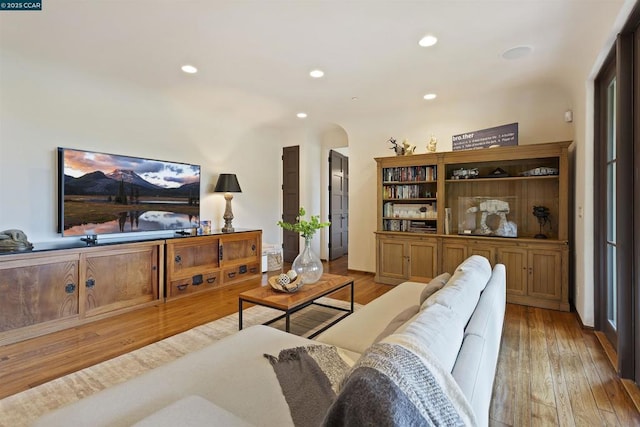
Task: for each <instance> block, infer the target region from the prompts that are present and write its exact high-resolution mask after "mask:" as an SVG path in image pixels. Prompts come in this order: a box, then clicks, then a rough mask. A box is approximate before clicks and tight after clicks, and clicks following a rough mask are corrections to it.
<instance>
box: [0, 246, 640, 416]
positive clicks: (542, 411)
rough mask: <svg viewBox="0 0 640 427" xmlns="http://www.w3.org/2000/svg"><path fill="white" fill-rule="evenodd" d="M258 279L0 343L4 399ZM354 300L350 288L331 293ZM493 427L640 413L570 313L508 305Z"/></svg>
mask: <svg viewBox="0 0 640 427" xmlns="http://www.w3.org/2000/svg"><path fill="white" fill-rule="evenodd" d="M325 265H326V267H325V271H327V272H330V273H335V274H349V275H351V276H353V277H354V278H355V300H356V302H358V303H360V304H366V303H368V302H369V301H371V300H373V299H374V298H376V297H378V296H379V295H382V294H383V293H385V292H387V291H388V290H389V289H391V287H390V286H387V285H381V284H378V283H375V282H374V281H373V275H371V274H367V273H360V272H353V271H347V258H346V257H343V258H341V259H339V260H337V261H334V262H331V263H327V264H325ZM262 283H266V278H265V277H263V279H262V281H261V282H259V281H254V282H248V283H245V284H242V285H236V286H234V287H231V288H226V289H221V290H216V291H212V292H208V293H206V294H203V295H196V296H189V297H185V298H182V299H179V300H175V301H171V302H169V303H167V304H158V305H157V306H153V307H148V308H145V309H141V310H137V311H135V312H131V313H127V314H123V315H121V316H118V317H116V318H112V319H107V320H102V321H98V322H94V323H90V324H87V325H83V326H81V327H78V328H74V329H70V330H66V331H60V332H56V333H53V334H49V335H46V336H43V337H39V338H34V339H31V340H27V341H24V342H21V343H16V344H11V345H7V346H2V347H0V398H2V397H5V396H8V395H11V394H14V393H18V392H20V391H22V390H25V389H28V388H30V387H34V386H37V385H38V384H42V383H43V382H46V381H49V380H52V379H54V378H57V377H60V376H63V375H65V374H67V373H70V372H74V371H76V370H79V369H82V368H84V367H87V366H91V365H93V364H95V363H99V362H101V361H103V360H107V359H110V358H113V357H115V356H118V355H120V354H123V353H126V352H129V351H132V350H134V349H136V348H140V347H142V346H144V345H147V344H150V343H152V342H155V341H158V340H161V339H163V338H165V337H168V336H171V335H174V334H177V333H180V332H183V331H185V330H187V329H190V328H192V327H194V326H197V325H200V324H203V323H206V322H210V321H212V320H215V319H217V318H220V317H223V316H226V315H228V314H231V313H233V312H235V311H236V310H237V309H238V300H237V295H238V293H240V292H242V291H244V290H247V289H250V288H252V287H256V286H260V285H261V284H262ZM333 296H334V297H336V298H341V299H345V300H347V299H348V294H347V291H340V292H339V293H336V294H334V295H333ZM490 423H491V425H492V426H528V425H532V426H547V425H549V426H553V425H562V426H583V425H589V426H600V425H612V426H616V425H618V426H630V425H640V414H638V412H637V411H636V409H635V407H634V406H633V404H632V402H631V400H630V399H629V397H628V396H627V394H626V393H625V392H624V389H623V387H622V383H621V381H620V379H619V378H618V377H617V376H616V374H615V371H614V370H613V368H612V367H611V365H610V364H609V362H608V360H607V357H606V355H605V353H604V351H603V350H602V347H601V346H600V344H599V342H598V340H597V339H596V337H595V335H594V333H593V332H592V331H590V330H585V329H582V328H581V327H580V324H579V322H578V320H577V318H576V316H575V314H573V313H562V312H556V311H552V310H543V309H536V308H530V307H524V306H518V305H511V304H509V305H508V306H507V313H506V317H505V329H504V334H503V339H502V347H501V350H500V359H499V362H498V369H497V373H496V381H495V386H494V396H493V400H492V407H491V419H490Z"/></svg>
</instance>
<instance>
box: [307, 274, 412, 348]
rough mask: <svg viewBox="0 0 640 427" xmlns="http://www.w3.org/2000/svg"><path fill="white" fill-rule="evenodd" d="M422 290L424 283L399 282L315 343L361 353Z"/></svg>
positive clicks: (324, 333) (321, 335)
mask: <svg viewBox="0 0 640 427" xmlns="http://www.w3.org/2000/svg"><path fill="white" fill-rule="evenodd" d="M423 289H424V283H418V282H404V283H401V284H399V285H398V286H396V287H395V288H393V290H391V291H390V292H387V293H385V294H384V295H381V296H379V297H378V298H376V299H374V300H373V301H371V302H370V303H369V304H367V305H365V306H364V307H362V308H361V309H359V310H358V311H357V312H356V313H355V314H354V315H351V316H348V317H346V318H344V319H343V320H341V321H340V322H338V323H337V324H335V325H333V326H332V327H331V328H329V329H327V330H326V331H324V332H323V333H321V334H320V335H318V336H317V337H316V338H315V340H316V341H319V342H322V343H325V344H330V345H335V346H336V347H340V348H343V349H346V350H350V351H353V352H356V353H359V354H362V353H364V351H365V350H366V349H367V348H368V347H369V346H370V345H371V344H373V341H374V340H375V339H376V337H377V336H378V335H379V334H380V333H381V332H382V331H383V330H384V329H385V328H386V327H387V325H388V324H389V322H391V320H392V319H393V318H394V317H396V315H397V314H398V313H400V312H401V311H403V310H405V309H406V308H407V307H410V306H412V305H414V304H415V303H416V302H417V301H418V300H419V298H420V292H422V290H423Z"/></svg>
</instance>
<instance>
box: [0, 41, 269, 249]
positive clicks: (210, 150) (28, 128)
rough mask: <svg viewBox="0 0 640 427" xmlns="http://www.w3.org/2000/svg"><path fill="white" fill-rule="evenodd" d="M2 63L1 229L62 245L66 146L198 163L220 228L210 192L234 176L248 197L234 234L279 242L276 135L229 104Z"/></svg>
mask: <svg viewBox="0 0 640 427" xmlns="http://www.w3.org/2000/svg"><path fill="white" fill-rule="evenodd" d="M0 62H1V63H2V73H0V120H1V122H0V183H1V185H0V200H1V201H2V202H0V203H1V204H2V207H1V209H0V229H8V228H19V229H22V230H24V231H25V232H26V233H27V236H28V237H29V239H30V240H31V241H32V242H42V241H51V240H55V239H59V238H60V237H59V235H58V234H57V233H56V228H57V224H56V221H57V220H56V217H57V214H56V212H57V199H56V197H57V195H56V193H57V185H56V174H57V172H56V163H55V159H56V157H55V153H56V147H58V146H63V147H70V148H78V149H86V150H96V151H102V152H107V153H114V154H124V155H131V156H140V157H150V158H155V159H160V160H169V161H176V162H185V163H195V164H199V165H201V166H202V168H201V172H202V186H201V198H202V200H201V203H202V207H201V215H202V217H203V219H212V220H213V224H214V226H215V227H217V228H219V227H221V226H222V225H223V221H222V214H223V212H224V199H223V197H222V195H219V194H211V193H210V190H211V188H212V186H213V185H215V179H216V178H217V175H218V174H219V173H223V172H232V173H236V174H237V176H238V180H239V182H240V185H241V187H242V190H243V193H241V194H236V195H235V197H234V200H233V211H234V215H235V219H234V221H233V225H234V227H236V228H261V229H263V230H264V233H265V236H264V240H265V241H279V240H278V239H279V237H278V236H279V234H278V228H277V226H275V223H276V221H277V220H278V218H279V212H280V208H279V205H278V194H279V193H280V187H279V177H278V168H277V167H273V165H277V164H278V163H279V162H280V152H281V149H280V146H281V145H280V143H281V137H280V131H278V130H276V129H271V128H269V127H267V125H265V123H264V122H259V121H256V120H255V119H254V120H253V121H252V119H251V115H244V116H243V115H239V114H238V113H237V110H234V109H233V108H224V106H225V105H226V104H225V102H226V100H225V99H219V98H215V97H214V98H212V100H211V102H212V103H215V102H219V103H220V108H218V109H217V111H218V113H217V114H215V115H213V116H212V115H211V114H207V115H205V114H203V113H202V112H201V109H199V108H198V107H197V106H193V105H189V104H188V103H186V102H181V101H180V99H181V97H180V96H179V95H180V94H179V93H178V94H176V93H175V91H176V90H177V91H179V90H182V89H181V88H174V92H173V93H171V96H167V95H165V94H163V93H153V92H149V91H145V90H144V89H141V88H136V87H130V86H128V85H127V84H126V83H124V82H115V81H108V80H101V79H98V78H97V77H93V76H89V75H84V74H81V73H78V72H76V71H74V70H72V69H66V68H64V67H60V66H54V65H52V64H48V63H39V62H36V61H29V60H26V59H23V58H21V57H20V56H18V55H15V54H11V53H9V52H7V51H3V52H2V56H0ZM184 90H188V87H187V88H185V89H184ZM176 95H177V96H176ZM244 101H245V102H248V101H251V100H244ZM253 101H254V102H252V103H251V105H259V104H260V100H253ZM209 111H210V110H209ZM256 116H257V115H256ZM249 148H250V149H249Z"/></svg>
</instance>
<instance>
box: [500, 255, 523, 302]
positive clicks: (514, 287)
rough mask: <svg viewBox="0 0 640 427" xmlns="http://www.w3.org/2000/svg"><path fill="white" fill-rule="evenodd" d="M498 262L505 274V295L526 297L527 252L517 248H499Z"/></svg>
mask: <svg viewBox="0 0 640 427" xmlns="http://www.w3.org/2000/svg"><path fill="white" fill-rule="evenodd" d="M497 259H498V262H499V263H501V264H504V266H505V270H506V272H507V295H521V296H526V295H527V282H528V251H527V250H526V249H523V248H518V247H499V248H498V256H497Z"/></svg>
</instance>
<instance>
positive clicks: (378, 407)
mask: <svg viewBox="0 0 640 427" xmlns="http://www.w3.org/2000/svg"><path fill="white" fill-rule="evenodd" d="M425 362H426V361H425V360H424V359H423V358H422V357H420V356H418V355H417V354H415V353H413V352H412V351H410V350H408V349H407V348H405V347H403V346H401V345H397V344H392V343H387V342H383V343H380V344H375V345H373V346H371V347H370V348H369V349H368V350H367V351H366V353H365V354H364V355H363V356H362V357H361V358H360V360H358V362H357V363H356V365H355V366H354V367H353V370H352V371H351V373H350V374H349V376H348V377H347V378H346V380H345V383H344V384H343V386H342V388H341V390H340V394H339V396H338V398H337V399H336V400H335V402H334V403H333V404H332V405H331V407H330V408H329V410H328V412H327V416H326V418H325V420H324V425H325V426H403V427H404V426H471V425H474V424H475V421H474V420H473V414H471V415H470V416H468V414H467V408H460V405H458V404H457V402H456V398H453V399H452V398H451V397H450V394H449V393H448V391H447V392H445V390H443V388H442V386H443V384H441V383H440V380H439V378H438V377H437V376H436V375H434V374H433V373H432V372H431V370H430V369H429V366H428V362H427V363H425ZM431 368H432V369H438V368H437V367H434V366H431ZM445 382H446V381H445ZM454 395H455V394H454ZM465 403H466V400H465Z"/></svg>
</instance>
